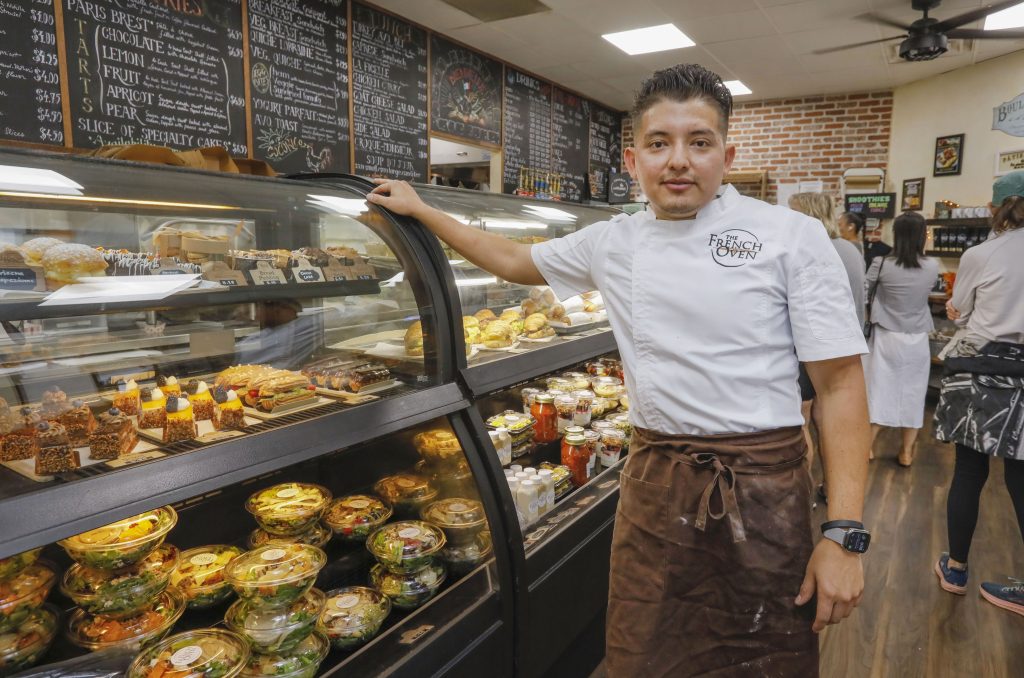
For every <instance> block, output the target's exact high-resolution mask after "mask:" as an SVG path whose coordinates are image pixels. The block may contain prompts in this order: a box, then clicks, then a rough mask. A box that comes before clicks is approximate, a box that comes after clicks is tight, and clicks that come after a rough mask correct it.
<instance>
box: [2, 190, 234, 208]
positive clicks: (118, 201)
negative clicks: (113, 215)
mask: <svg viewBox="0 0 1024 678" xmlns="http://www.w3.org/2000/svg"><path fill="white" fill-rule="evenodd" d="M0 197H4V198H27V199H30V200H64V201H68V202H92V203H102V204H108V205H137V206H140V207H192V208H195V209H203V210H237V209H241V208H240V207H233V206H231V205H206V204H203V203H193V202H167V201H163V200H129V199H128V198H97V197H92V196H88V195H57V194H53V193H23V192H21V191H0Z"/></svg>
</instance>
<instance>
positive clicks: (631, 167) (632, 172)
mask: <svg viewBox="0 0 1024 678" xmlns="http://www.w3.org/2000/svg"><path fill="white" fill-rule="evenodd" d="M622 157H623V159H624V160H625V161H626V171H627V172H629V176H631V177H633V181H639V179H637V177H636V148H634V147H633V146H627V147H626V148H625V149H623V151H622Z"/></svg>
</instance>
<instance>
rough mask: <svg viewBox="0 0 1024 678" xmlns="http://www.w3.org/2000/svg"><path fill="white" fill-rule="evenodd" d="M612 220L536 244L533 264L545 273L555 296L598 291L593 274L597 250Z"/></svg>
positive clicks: (532, 254) (564, 297) (532, 249)
mask: <svg viewBox="0 0 1024 678" xmlns="http://www.w3.org/2000/svg"><path fill="white" fill-rule="evenodd" d="M610 223H611V222H608V221H603V222H600V223H597V224H591V225H590V226H587V227H586V228H582V229H580V230H578V231H576V232H575V233H570V234H569V235H567V236H564V237H562V238H553V239H551V240H548V241H547V242H542V243H538V244H536V245H534V246H533V247H532V248H531V250H530V255H531V256H532V257H533V263H534V265H535V266H536V267H537V270H538V271H540V274H541V275H542V276H544V280H546V281H547V283H548V285H550V286H551V289H552V290H554V292H555V296H557V297H558V298H559V299H568V298H569V297H571V296H574V295H577V294H580V293H581V292H589V291H590V290H596V289H597V284H596V283H595V282H594V277H593V274H592V270H593V262H594V260H595V259H594V252H595V250H596V249H597V245H598V243H599V242H600V241H601V239H602V234H603V233H604V230H605V228H606V227H607V226H608V225H609V224H610Z"/></svg>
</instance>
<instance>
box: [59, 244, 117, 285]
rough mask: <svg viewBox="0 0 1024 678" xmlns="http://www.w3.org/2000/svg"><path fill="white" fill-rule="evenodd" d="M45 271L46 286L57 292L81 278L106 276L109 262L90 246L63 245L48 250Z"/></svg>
mask: <svg viewBox="0 0 1024 678" xmlns="http://www.w3.org/2000/svg"><path fill="white" fill-rule="evenodd" d="M43 271H44V273H45V275H46V286H47V287H48V288H50V289H54V290H55V289H58V288H60V287H63V286H64V285H68V284H71V283H75V282H78V279H79V278H86V277H90V276H101V275H105V274H106V271H107V260H106V259H104V258H103V255H102V254H101V253H100V252H99V251H98V250H95V249H93V248H92V247H89V246H88V245H77V244H74V243H67V244H64V243H62V244H59V245H54V246H53V247H50V248H48V249H47V250H46V253H45V254H43Z"/></svg>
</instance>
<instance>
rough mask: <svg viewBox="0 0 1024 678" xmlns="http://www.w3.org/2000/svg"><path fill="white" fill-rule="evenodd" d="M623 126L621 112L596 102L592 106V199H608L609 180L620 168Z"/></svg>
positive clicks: (605, 200)
mask: <svg viewBox="0 0 1024 678" xmlns="http://www.w3.org/2000/svg"><path fill="white" fill-rule="evenodd" d="M621 156H622V127H621V122H620V119H619V114H618V113H616V112H615V111H610V110H608V109H607V108H604V107H603V106H598V105H597V104H594V105H593V106H591V108H590V199H591V200H600V201H602V202H607V201H608V180H609V179H610V176H611V173H612V170H613V169H614V170H615V171H616V172H617V171H618V170H619V162H620V158H621Z"/></svg>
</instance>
